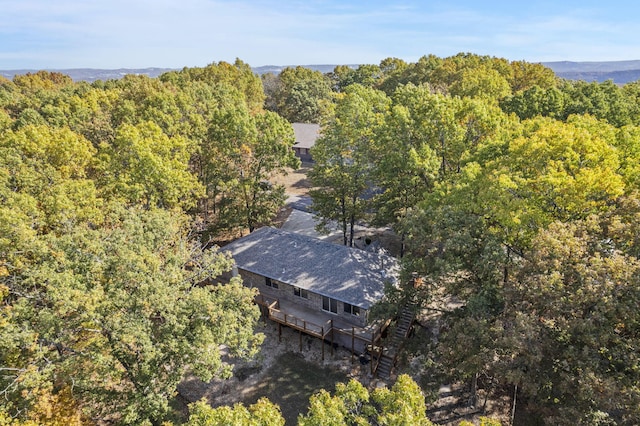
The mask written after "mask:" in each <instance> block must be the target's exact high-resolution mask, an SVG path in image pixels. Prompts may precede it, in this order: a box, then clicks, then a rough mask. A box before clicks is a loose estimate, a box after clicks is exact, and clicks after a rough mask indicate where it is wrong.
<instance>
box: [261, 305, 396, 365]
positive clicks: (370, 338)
mask: <svg viewBox="0 0 640 426" xmlns="http://www.w3.org/2000/svg"><path fill="white" fill-rule="evenodd" d="M254 301H255V302H256V304H258V305H259V306H260V307H261V311H262V313H263V315H264V316H265V318H268V319H270V320H272V321H275V322H277V323H278V324H279V326H280V325H285V326H287V327H290V328H293V329H295V330H298V331H300V332H301V333H305V334H309V335H311V336H314V337H317V338H319V339H322V340H323V341H324V340H327V338H330V341H331V353H333V340H334V333H338V334H342V335H346V336H350V337H351V357H352V358H353V356H354V354H355V341H356V340H359V341H362V342H364V345H365V347H366V346H370V347H375V346H376V344H377V343H378V342H379V341H380V340H381V338H382V333H383V332H384V330H385V328H386V327H387V326H388V325H389V321H378V322H376V323H374V324H373V325H371V326H369V327H366V328H364V327H355V326H352V327H348V328H339V327H336V326H335V325H334V323H333V320H328V321H326V322H325V323H324V324H317V323H314V322H312V321H307V320H305V319H302V318H299V317H297V316H295V315H291V314H288V313H287V312H286V311H284V310H281V309H280V302H279V300H278V299H276V298H269V297H265V296H264V295H263V294H261V293H260V294H258V295H257V296H256V297H255V299H254ZM281 334H282V330H281V329H280V328H279V329H278V338H280V337H281ZM300 347H302V335H301V339H300ZM372 355H374V354H372ZM322 359H324V345H323V346H322ZM371 362H372V366H373V362H374V360H373V359H372V360H371Z"/></svg>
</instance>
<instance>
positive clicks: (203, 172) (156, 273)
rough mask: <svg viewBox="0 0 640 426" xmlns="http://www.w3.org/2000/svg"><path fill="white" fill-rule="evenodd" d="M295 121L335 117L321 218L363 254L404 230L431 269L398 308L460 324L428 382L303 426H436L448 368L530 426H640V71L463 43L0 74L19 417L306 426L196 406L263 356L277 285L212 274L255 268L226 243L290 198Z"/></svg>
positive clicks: (3, 221)
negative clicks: (369, 232) (337, 57)
mask: <svg viewBox="0 0 640 426" xmlns="http://www.w3.org/2000/svg"><path fill="white" fill-rule="evenodd" d="M293 122H312V123H320V124H321V133H322V136H321V138H320V139H319V140H318V141H317V143H316V146H315V147H314V149H313V156H314V159H315V164H314V166H313V169H312V170H311V172H310V178H311V181H312V182H313V184H314V190H313V191H312V194H311V195H312V198H313V209H314V211H315V212H316V213H317V215H318V216H319V217H320V218H321V225H322V224H324V223H327V222H328V221H335V222H337V223H338V224H340V228H341V229H342V233H343V241H344V243H345V244H346V245H351V244H352V243H353V236H354V232H353V230H354V226H355V225H356V224H361V223H367V224H371V225H375V226H386V227H390V228H391V229H393V231H394V232H395V233H396V234H397V235H398V237H399V239H400V240H401V243H402V244H401V262H402V270H403V278H404V279H403V281H404V282H407V283H408V282H409V279H410V277H412V276H416V275H419V276H420V277H421V278H422V282H423V285H421V286H419V287H414V286H409V285H406V286H402V287H401V288H389V290H388V294H387V295H386V298H385V300H384V301H383V302H382V303H380V304H379V305H378V306H376V315H377V316H379V317H389V316H393V315H394V313H396V312H397V310H398V309H399V307H400V306H403V305H404V303H405V302H406V301H407V300H413V301H415V302H417V304H416V306H417V309H419V310H421V311H422V312H425V311H432V312H437V313H438V315H439V322H440V327H439V332H438V334H437V335H435V334H433V333H430V332H429V331H428V330H426V329H421V330H419V332H417V333H416V334H415V336H414V337H413V339H412V342H411V345H410V346H409V347H408V348H407V350H408V351H410V352H411V354H412V356H414V357H415V358H416V359H420V360H421V363H422V367H421V371H420V373H419V375H420V377H415V378H414V379H416V381H417V382H419V383H420V384H421V386H420V387H419V386H418V385H417V383H416V381H414V380H413V379H411V378H409V377H408V376H399V378H398V381H397V382H396V384H395V385H393V386H392V387H391V388H389V389H386V388H385V389H375V390H373V391H369V390H367V389H366V388H364V387H363V386H362V385H360V384H359V383H357V382H355V381H352V382H349V383H344V384H339V385H337V386H336V389H335V392H334V390H332V389H329V390H326V391H322V392H320V393H318V394H316V395H314V396H313V397H312V399H311V400H310V401H309V409H308V412H307V413H306V414H305V415H300V417H299V419H298V423H299V424H301V425H316V424H317V425H320V424H322V425H325V424H336V425H363V424H380V425H417V424H425V425H428V424H430V422H429V420H428V419H427V418H426V414H425V404H426V405H428V403H429V399H430V398H432V397H433V389H431V388H430V387H429V386H430V384H435V383H440V382H441V380H457V381H461V382H464V383H467V384H468V385H469V387H470V388H471V389H472V390H475V389H477V388H479V387H484V388H491V389H493V390H495V391H497V392H502V393H504V394H506V395H510V397H511V398H513V399H514V401H515V400H516V397H517V401H518V404H519V405H518V409H519V410H525V411H526V413H527V417H528V418H530V419H531V422H530V424H532V425H534V424H549V425H569V424H571V425H574V424H585V425H587V424H588V425H614V424H615V425H618V424H619V425H634V424H639V423H640V385H639V383H640V351H639V348H640V345H639V343H640V314H639V313H638V306H640V260H639V256H640V82H634V83H628V84H626V85H624V86H617V85H615V84H613V83H612V82H610V81H607V82H604V83H589V82H584V81H569V80H563V79H559V78H557V77H556V76H555V74H554V73H553V72H552V71H551V70H550V69H548V68H545V67H544V66H542V65H540V64H533V63H528V62H525V61H508V60H505V59H501V58H495V57H488V56H480V55H475V54H470V53H461V54H458V55H455V56H452V57H448V58H439V57H436V56H433V55H427V56H424V57H422V58H420V59H419V60H418V61H417V62H415V63H407V62H405V61H403V60H400V59H396V58H387V59H384V60H382V61H381V62H380V64H378V65H373V64H369V65H360V66H358V67H356V68H353V67H347V66H337V67H336V68H335V69H334V70H333V71H332V72H331V73H328V74H322V73H320V72H318V71H312V70H309V69H307V68H303V67H290V68H286V69H285V70H283V71H282V72H281V73H280V74H278V75H274V74H265V75H262V76H257V75H255V74H254V73H253V72H252V71H251V68H250V67H249V65H248V64H245V63H243V62H242V61H240V60H237V61H236V62H235V63H234V64H229V63H225V62H219V63H212V64H210V65H208V66H206V67H202V68H184V69H182V70H180V71H171V72H167V73H165V74H162V75H161V76H160V77H158V78H149V77H146V76H137V75H127V76H125V77H124V78H122V79H120V80H109V81H96V82H93V83H86V82H74V81H72V80H71V78H70V77H68V76H66V75H63V74H60V73H56V72H48V71H40V72H37V73H32V74H26V75H18V76H15V77H14V78H13V80H7V79H3V78H0V303H1V305H0V397H1V399H0V401H1V402H0V424H8V425H36V424H48V425H63V424H64V425H72V424H76V425H80V424H105V425H106V424H153V425H160V424H166V425H169V424H188V425H217V424H220V425H222V424H239V425H282V424H284V420H283V419H282V418H281V416H279V412H278V407H277V406H275V405H274V404H273V403H271V402H270V401H268V400H261V401H259V402H258V403H257V404H255V405H252V406H250V407H244V406H241V405H238V406H234V407H220V408H215V409H214V408H211V407H210V406H208V405H207V404H205V403H202V402H200V403H196V404H193V405H191V406H190V408H189V413H190V414H189V416H188V417H187V418H185V417H181V416H180V414H179V413H177V412H176V411H175V409H174V407H173V405H172V403H173V400H174V398H175V395H176V386H177V384H178V383H179V382H180V381H181V380H182V378H183V377H184V375H185V374H186V373H187V372H190V373H193V374H195V375H196V376H198V377H199V378H201V379H202V380H205V381H206V380H210V379H211V378H212V377H228V376H229V375H231V374H233V372H232V371H230V369H229V367H228V365H227V364H226V363H224V362H223V360H222V354H221V351H220V347H221V346H224V347H226V348H228V354H229V355H230V356H232V357H239V358H250V357H252V356H254V355H255V353H256V352H257V349H258V348H259V346H260V344H261V341H262V338H263V336H261V335H260V334H255V333H254V325H255V323H256V322H257V320H258V317H259V311H258V310H257V308H256V307H255V306H254V304H253V296H254V292H253V290H252V289H249V288H246V287H244V286H242V283H241V282H239V280H236V279H234V280H232V281H231V282H230V283H229V284H228V285H209V283H210V282H212V281H213V280H214V279H215V277H217V276H219V275H220V274H221V273H223V272H224V271H228V270H229V269H230V268H231V265H232V259H230V258H229V257H228V256H225V255H223V254H221V253H219V252H218V251H217V250H216V248H215V244H216V243H218V242H220V241H225V239H229V238H233V236H238V235H241V234H242V233H246V232H251V231H253V230H254V229H256V228H258V227H260V226H263V225H266V224H270V223H271V221H272V220H273V218H274V216H275V215H276V213H277V212H278V211H279V209H280V208H281V207H282V206H283V204H284V201H285V192H284V188H283V187H282V186H280V185H275V184H272V183H270V180H271V179H272V178H273V177H274V176H276V175H278V174H282V173H286V172H287V170H291V169H295V168H297V167H299V165H300V163H299V161H298V159H297V158H296V157H295V156H294V153H293V150H292V145H293V143H294V134H293V129H292V127H291V123H293ZM425 396H426V398H425ZM473 403H477V404H480V405H481V404H482V401H474V402H473ZM483 422H484V424H486V425H492V424H494V423H493V421H492V420H490V419H484V420H483Z"/></svg>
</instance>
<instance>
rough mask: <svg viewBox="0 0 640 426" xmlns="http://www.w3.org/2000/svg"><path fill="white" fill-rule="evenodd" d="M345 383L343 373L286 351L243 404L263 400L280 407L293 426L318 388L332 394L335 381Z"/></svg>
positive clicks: (304, 411)
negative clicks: (265, 399) (263, 398)
mask: <svg viewBox="0 0 640 426" xmlns="http://www.w3.org/2000/svg"><path fill="white" fill-rule="evenodd" d="M347 380H348V377H347V375H346V374H345V373H344V372H341V371H339V370H336V369H333V368H326V367H323V366H321V365H318V364H317V363H315V362H311V361H307V360H305V359H304V356H303V355H302V354H300V353H299V352H298V353H296V352H286V353H284V354H282V355H280V356H279V357H278V358H277V359H276V360H275V362H274V364H273V365H272V366H271V368H269V370H267V372H266V373H265V375H264V376H263V378H262V382H261V383H260V385H258V386H256V387H255V389H254V390H253V392H252V393H251V394H249V395H247V397H246V398H245V399H244V403H245V404H247V405H248V404H253V403H255V402H256V401H257V400H258V399H259V398H262V397H267V398H269V399H270V400H271V402H274V403H276V404H278V405H279V406H280V409H281V410H282V415H283V416H284V418H285V420H286V422H287V425H295V424H296V419H297V418H298V414H300V413H302V414H304V413H306V410H307V407H308V405H309V398H310V397H311V395H313V394H314V393H315V392H318V391H319V390H321V389H326V390H327V391H329V392H333V390H334V389H335V384H336V383H337V382H346V381H347Z"/></svg>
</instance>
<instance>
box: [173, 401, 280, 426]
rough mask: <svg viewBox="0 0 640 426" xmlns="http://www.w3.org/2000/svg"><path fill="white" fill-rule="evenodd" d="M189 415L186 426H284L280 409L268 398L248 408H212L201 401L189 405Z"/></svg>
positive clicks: (238, 406) (241, 406)
mask: <svg viewBox="0 0 640 426" xmlns="http://www.w3.org/2000/svg"><path fill="white" fill-rule="evenodd" d="M189 413H190V414H189V420H188V421H187V422H186V423H185V426H227V425H234V426H284V417H282V413H281V412H280V407H278V406H277V405H275V404H273V403H272V402H270V401H269V400H268V399H266V398H260V399H259V400H258V402H256V403H255V404H252V405H250V406H249V407H248V408H247V407H245V406H244V405H242V404H236V405H234V406H233V407H229V406H222V407H218V408H211V406H210V405H209V404H207V402H206V401H205V400H201V401H198V402H196V403H193V404H190V405H189Z"/></svg>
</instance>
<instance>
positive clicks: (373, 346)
mask: <svg viewBox="0 0 640 426" xmlns="http://www.w3.org/2000/svg"><path fill="white" fill-rule="evenodd" d="M375 353H376V347H375V345H373V344H372V345H371V360H370V361H369V370H370V371H371V375H372V376H373V355H374V354H375Z"/></svg>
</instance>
